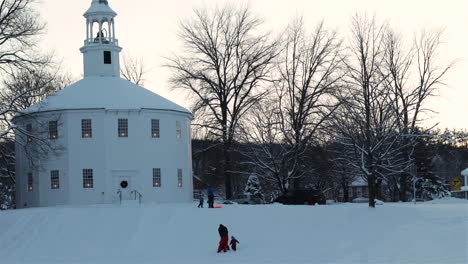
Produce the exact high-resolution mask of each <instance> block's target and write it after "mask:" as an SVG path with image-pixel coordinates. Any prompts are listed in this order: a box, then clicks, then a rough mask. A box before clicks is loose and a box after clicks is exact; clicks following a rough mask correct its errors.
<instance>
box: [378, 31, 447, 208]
mask: <svg viewBox="0 0 468 264" xmlns="http://www.w3.org/2000/svg"><path fill="white" fill-rule="evenodd" d="M442 33H443V31H442V30H438V31H432V32H428V31H422V32H421V33H419V34H416V35H415V37H414V41H413V44H412V45H405V43H404V39H403V38H402V37H401V36H400V35H399V34H397V33H396V32H395V31H392V30H389V31H388V32H387V34H386V36H385V60H384V65H383V71H385V73H386V74H388V78H387V79H386V80H385V82H384V84H385V85H386V86H387V89H388V90H390V91H391V92H392V102H393V105H394V106H393V107H394V111H395V115H396V116H397V117H398V119H397V121H398V126H397V128H398V131H399V133H400V134H401V135H402V144H403V145H404V146H405V147H404V148H403V151H402V155H403V158H404V159H405V161H406V162H405V166H404V168H403V172H402V173H401V174H400V175H399V181H398V183H399V184H395V188H398V190H399V199H400V200H401V201H406V200H407V187H408V180H409V177H408V176H409V168H410V167H411V164H412V163H413V162H412V161H413V156H412V154H413V150H414V147H415V143H416V140H415V136H416V134H417V131H416V130H417V129H419V128H418V127H420V126H421V121H422V118H423V115H424V113H426V112H427V111H430V110H429V109H427V108H425V107H424V106H425V103H426V101H427V99H428V98H430V97H433V96H435V95H436V94H437V91H438V89H439V88H440V87H442V86H444V83H443V78H444V77H445V75H446V73H447V71H448V70H449V69H450V68H451V67H452V66H453V63H449V64H448V65H443V66H441V65H439V64H438V62H437V51H438V48H439V46H440V44H441V36H442ZM394 183H396V181H394Z"/></svg>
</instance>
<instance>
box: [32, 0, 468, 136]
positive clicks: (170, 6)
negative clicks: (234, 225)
mask: <svg viewBox="0 0 468 264" xmlns="http://www.w3.org/2000/svg"><path fill="white" fill-rule="evenodd" d="M108 2H109V5H110V6H111V8H112V9H113V10H114V11H116V12H117V13H118V16H117V18H116V37H117V38H118V39H119V44H120V46H121V47H123V49H124V51H125V52H127V53H129V54H131V55H132V56H133V57H142V58H143V59H144V61H145V64H146V66H147V67H148V69H150V71H149V72H148V74H147V75H146V82H145V85H144V86H145V88H148V89H150V90H152V91H153V92H155V93H157V94H159V95H161V96H164V97H166V98H168V99H170V100H172V101H174V102H176V103H178V104H180V105H182V106H184V107H188V103H187V101H186V100H185V98H184V97H183V96H181V95H180V93H179V92H176V91H172V92H171V91H170V90H169V84H168V83H167V79H168V76H169V72H168V70H167V69H165V68H163V67H162V66H161V65H162V64H163V63H164V59H163V56H166V55H167V54H169V53H170V52H177V47H178V46H179V45H180V44H179V43H178V40H177V36H176V32H177V25H178V21H179V19H183V18H186V17H188V16H190V15H192V9H193V7H197V6H203V5H205V6H211V5H215V4H216V3H221V2H226V1H222V0H204V1H201V0H108ZM241 3H246V2H245V1H242V2H241ZM248 3H249V5H250V6H251V7H252V9H253V11H254V12H256V13H257V14H259V15H260V16H262V17H264V19H265V21H266V25H267V26H268V27H270V28H271V29H272V30H276V31H280V30H281V29H283V28H284V27H285V26H286V25H287V23H288V22H289V21H290V20H291V19H292V18H293V17H294V16H295V15H303V16H304V17H305V20H306V23H308V25H309V26H310V28H312V27H313V26H314V25H315V24H316V23H317V22H318V21H320V20H322V19H324V21H325V24H326V25H328V26H329V27H331V28H335V29H337V30H339V32H340V33H341V34H342V35H343V36H345V35H346V34H347V33H348V29H349V24H350V23H349V21H350V18H351V16H352V15H353V14H354V13H356V12H362V11H367V12H369V13H371V14H372V13H375V14H376V15H377V17H378V18H379V19H381V20H388V21H389V22H390V23H391V24H392V25H393V26H394V27H396V28H397V29H399V30H400V31H401V32H403V33H404V34H405V36H407V37H409V38H411V37H412V35H413V33H414V32H415V31H417V30H419V29H422V28H428V29H431V28H437V27H444V28H445V35H444V42H445V43H444V45H443V46H442V47H441V50H440V57H441V60H442V62H446V63H447V62H449V61H451V60H455V59H456V60H457V61H458V62H457V65H456V67H455V68H453V69H452V70H451V72H450V73H449V74H448V75H447V76H446V83H447V87H445V88H443V89H442V90H441V91H440V93H441V96H440V97H439V98H437V99H433V100H432V101H431V102H430V107H431V108H432V109H433V110H435V111H437V112H438V114H435V115H434V118H433V119H431V120H430V121H428V122H426V123H427V125H428V126H430V125H433V124H435V123H437V122H439V123H440V124H439V127H440V128H445V127H448V128H463V129H468V104H467V103H466V102H467V101H468V87H467V84H466V82H464V79H466V77H467V75H468V45H467V42H468V37H467V34H468V30H467V27H468V0H450V1H449V0H447V1H441V0H411V1H410V0H385V1H384V0H318V1H317V0H250V1H249V2H248ZM90 4H91V0H40V3H39V4H38V5H37V6H38V9H39V11H40V13H41V16H42V18H43V20H44V21H45V22H46V23H47V32H46V34H45V35H44V36H43V41H42V44H41V46H42V49H43V50H44V51H54V52H55V54H56V55H57V56H59V57H60V58H61V59H62V60H63V69H64V70H66V71H68V72H70V73H72V74H73V75H74V76H76V77H80V76H81V75H82V72H83V62H82V59H83V58H82V54H81V53H80V51H79V48H80V47H81V46H82V45H83V40H84V39H85V32H86V23H85V19H84V17H83V16H82V15H83V13H84V12H85V11H86V10H87V9H88V8H89V6H90Z"/></svg>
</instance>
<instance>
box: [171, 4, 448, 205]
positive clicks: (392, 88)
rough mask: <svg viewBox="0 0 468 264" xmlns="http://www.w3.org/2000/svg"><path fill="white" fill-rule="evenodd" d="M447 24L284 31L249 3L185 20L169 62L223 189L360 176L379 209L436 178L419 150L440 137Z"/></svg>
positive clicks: (283, 188) (292, 26)
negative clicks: (437, 99) (437, 121)
mask: <svg viewBox="0 0 468 264" xmlns="http://www.w3.org/2000/svg"><path fill="white" fill-rule="evenodd" d="M340 33H341V34H340ZM442 33H443V32H442V31H441V30H430V31H428V30H421V31H419V32H415V33H414V35H413V36H411V37H405V36H403V35H402V34H400V33H399V32H398V30H397V29H395V28H394V27H393V26H392V25H391V24H390V23H388V22H382V21H380V20H379V19H378V18H377V17H376V16H372V15H369V14H366V13H363V14H356V15H354V16H353V17H352V18H350V23H349V28H343V29H340V31H338V30H333V29H331V28H328V27H327V26H326V24H325V23H324V22H323V21H322V22H319V23H317V24H315V25H314V24H307V23H306V22H305V20H304V18H303V17H298V18H294V19H293V20H291V22H290V23H289V24H288V25H285V26H284V28H283V29H281V30H280V32H279V33H278V32H273V31H269V30H268V24H267V23H266V22H265V21H264V20H263V19H262V18H261V16H259V15H258V14H257V13H255V12H254V11H253V10H251V9H250V8H248V7H244V6H235V5H224V6H218V7H213V8H211V7H209V8H199V9H194V15H193V16H192V17H190V18H187V19H184V20H182V21H181V22H180V31H179V33H178V35H179V37H180V43H181V47H182V48H181V50H180V51H179V52H177V54H174V55H172V56H169V58H168V62H167V64H166V67H168V68H169V69H170V70H171V71H172V74H173V75H172V77H171V79H170V81H171V82H172V84H173V86H174V88H178V89H185V90H186V91H187V94H188V95H190V96H191V99H192V102H193V105H192V110H193V112H194V114H195V122H194V123H193V131H194V138H196V139H201V140H203V142H205V143H206V142H213V144H214V145H213V146H208V151H214V150H210V148H214V149H216V151H217V152H218V153H217V154H216V156H215V157H213V158H214V159H215V161H204V162H208V163H213V162H215V163H216V164H217V165H216V166H214V165H213V166H212V167H211V169H212V171H209V172H207V171H205V173H208V174H207V175H213V179H210V181H211V180H213V181H215V179H216V181H215V182H217V183H219V182H220V181H222V182H223V184H222V185H223V186H224V192H225V196H226V197H227V198H230V197H231V196H232V195H233V193H234V192H239V188H240V187H239V186H238V184H239V183H238V181H239V175H241V174H244V173H255V174H256V175H257V176H258V178H259V181H260V182H261V183H262V184H264V185H268V186H271V187H269V188H270V189H271V190H272V192H279V193H284V192H287V191H288V190H291V189H292V188H297V186H299V185H306V184H309V182H310V184H312V185H314V186H315V187H317V188H320V189H324V188H325V189H326V188H331V187H330V186H329V184H330V183H331V182H334V183H336V182H339V181H336V180H331V179H332V178H338V179H342V178H343V177H349V178H354V177H358V176H359V177H363V178H364V179H365V181H366V182H367V183H368V190H369V206H371V207H374V206H375V199H377V198H381V197H382V196H383V195H386V196H390V197H391V198H390V200H401V201H407V200H408V199H409V196H411V188H412V187H411V186H412V182H413V181H416V179H420V178H424V177H429V176H423V175H425V172H424V173H423V172H422V170H428V171H430V169H429V168H426V167H424V169H423V167H422V165H421V162H422V161H420V159H422V158H421V156H418V154H417V153H418V147H421V146H423V145H425V144H426V143H427V142H431V140H432V139H429V138H433V137H432V133H433V131H431V130H429V129H423V127H424V124H423V123H422V121H423V120H424V119H425V118H427V113H428V112H429V113H430V111H433V110H435V109H431V106H430V105H428V104H427V101H428V99H429V98H431V97H433V96H436V95H437V92H438V90H439V89H440V88H442V87H444V81H445V79H444V78H445V76H446V73H447V72H448V71H449V70H450V68H451V67H452V66H453V64H452V63H451V62H444V61H441V60H440V58H439V57H438V55H439V49H440V45H441V43H442ZM428 144H429V143H428ZM194 145H195V144H194ZM239 146H241V147H240V148H239ZM198 151H200V150H196V151H195V153H194V157H196V155H198ZM422 153H426V152H424V151H423V152H422ZM238 157H243V158H242V159H241V160H242V163H241V164H242V166H239V163H237V161H238ZM424 159H425V158H424ZM324 164H326V165H324ZM424 164H427V161H424ZM195 166H198V165H197V164H195ZM246 166H249V167H248V168H249V170H246ZM424 166H426V165H424ZM332 168H333V169H332ZM418 173H419V174H418ZM313 179H314V180H313ZM432 181H433V183H434V184H435V183H436V182H437V181H438V180H437V179H435V178H434V179H432ZM347 184H349V179H344V180H341V185H342V186H343V187H346V185H347ZM425 185H426V186H428V185H429V184H425ZM439 185H442V183H441V184H439ZM325 186H327V187H325ZM384 186H386V188H387V189H389V190H386V192H389V193H391V194H388V193H385V194H384V193H383V191H384V189H385V188H384ZM333 188H336V186H335V187H333ZM437 192H440V193H441V194H442V193H443V192H444V191H443V190H439V189H438V190H437Z"/></svg>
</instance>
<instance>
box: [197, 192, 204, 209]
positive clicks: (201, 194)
mask: <svg viewBox="0 0 468 264" xmlns="http://www.w3.org/2000/svg"><path fill="white" fill-rule="evenodd" d="M198 199H199V201H200V203H199V204H198V208H200V207H201V208H203V200H204V197H203V193H200V196H199V197H198Z"/></svg>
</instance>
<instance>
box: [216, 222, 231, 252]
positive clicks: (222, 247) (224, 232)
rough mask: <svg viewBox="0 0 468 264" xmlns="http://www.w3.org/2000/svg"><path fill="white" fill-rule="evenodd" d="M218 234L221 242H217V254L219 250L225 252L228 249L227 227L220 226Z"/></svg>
mask: <svg viewBox="0 0 468 264" xmlns="http://www.w3.org/2000/svg"><path fill="white" fill-rule="evenodd" d="M218 233H219V236H220V237H221V240H220V241H219V246H218V253H219V252H221V250H223V251H224V252H226V251H227V250H228V249H229V246H228V240H229V232H228V229H227V227H225V226H223V225H221V224H220V225H219V227H218Z"/></svg>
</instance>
